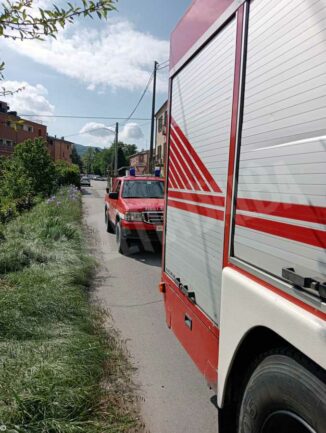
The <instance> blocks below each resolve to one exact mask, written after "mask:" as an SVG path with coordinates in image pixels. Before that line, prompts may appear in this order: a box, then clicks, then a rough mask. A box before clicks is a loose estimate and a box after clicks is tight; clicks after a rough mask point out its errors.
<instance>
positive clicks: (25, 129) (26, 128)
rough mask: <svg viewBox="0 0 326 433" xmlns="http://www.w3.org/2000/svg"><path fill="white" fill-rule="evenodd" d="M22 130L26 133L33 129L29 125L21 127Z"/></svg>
mask: <svg viewBox="0 0 326 433" xmlns="http://www.w3.org/2000/svg"><path fill="white" fill-rule="evenodd" d="M23 130H24V131H26V132H33V131H34V128H33V126H31V125H23Z"/></svg>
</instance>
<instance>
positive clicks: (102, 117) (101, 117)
mask: <svg viewBox="0 0 326 433" xmlns="http://www.w3.org/2000/svg"><path fill="white" fill-rule="evenodd" d="M20 116H24V117H60V118H67V119H105V120H127V121H128V120H130V119H131V116H129V117H106V116H73V115H61V114H60V115H59V114H58V115H57V114H20ZM132 120H150V118H148V117H133V118H132Z"/></svg>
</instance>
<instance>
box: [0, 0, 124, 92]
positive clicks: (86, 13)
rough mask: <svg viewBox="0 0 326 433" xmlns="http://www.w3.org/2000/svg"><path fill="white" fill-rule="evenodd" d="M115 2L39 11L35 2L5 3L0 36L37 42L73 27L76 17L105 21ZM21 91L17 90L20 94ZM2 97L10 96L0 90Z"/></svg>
mask: <svg viewBox="0 0 326 433" xmlns="http://www.w3.org/2000/svg"><path fill="white" fill-rule="evenodd" d="M117 1H118V0H98V1H93V0H80V1H79V4H77V5H76V4H72V3H69V2H67V3H66V7H60V8H59V7H58V6H56V5H53V6H52V7H50V8H47V9H45V8H39V7H37V5H36V4H35V3H36V2H35V0H7V1H6V2H3V3H1V8H0V36H2V37H4V38H9V39H13V40H16V39H20V40H25V39H38V40H44V39H45V38H46V37H48V36H51V37H53V38H55V37H56V34H57V33H58V31H59V29H60V28H64V27H65V26H66V25H67V24H68V23H73V22H74V20H75V19H76V18H78V17H90V18H93V16H94V15H97V16H98V18H100V19H103V18H104V19H106V18H107V14H108V12H110V11H112V10H115V9H116V6H115V5H116V3H117ZM4 66H5V64H4V62H2V63H1V64H0V78H3V75H2V73H3V70H4ZM21 90H22V89H17V91H21ZM0 94H2V96H4V95H7V94H12V92H10V91H7V90H6V89H4V88H3V89H2V92H0Z"/></svg>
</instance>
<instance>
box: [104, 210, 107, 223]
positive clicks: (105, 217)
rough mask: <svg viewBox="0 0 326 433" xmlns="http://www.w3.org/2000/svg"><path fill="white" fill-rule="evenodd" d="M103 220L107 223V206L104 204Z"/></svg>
mask: <svg viewBox="0 0 326 433" xmlns="http://www.w3.org/2000/svg"><path fill="white" fill-rule="evenodd" d="M104 222H105V224H107V223H108V214H107V208H106V206H105V208H104Z"/></svg>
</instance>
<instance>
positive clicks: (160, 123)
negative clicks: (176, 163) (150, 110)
mask: <svg viewBox="0 0 326 433" xmlns="http://www.w3.org/2000/svg"><path fill="white" fill-rule="evenodd" d="M155 117H156V137H155V152H154V154H155V165H156V166H157V167H163V165H164V158H165V151H166V128H167V102H166V103H165V104H164V105H163V106H162V107H161V108H160V110H159V111H158V112H157V113H156V115H155Z"/></svg>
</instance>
